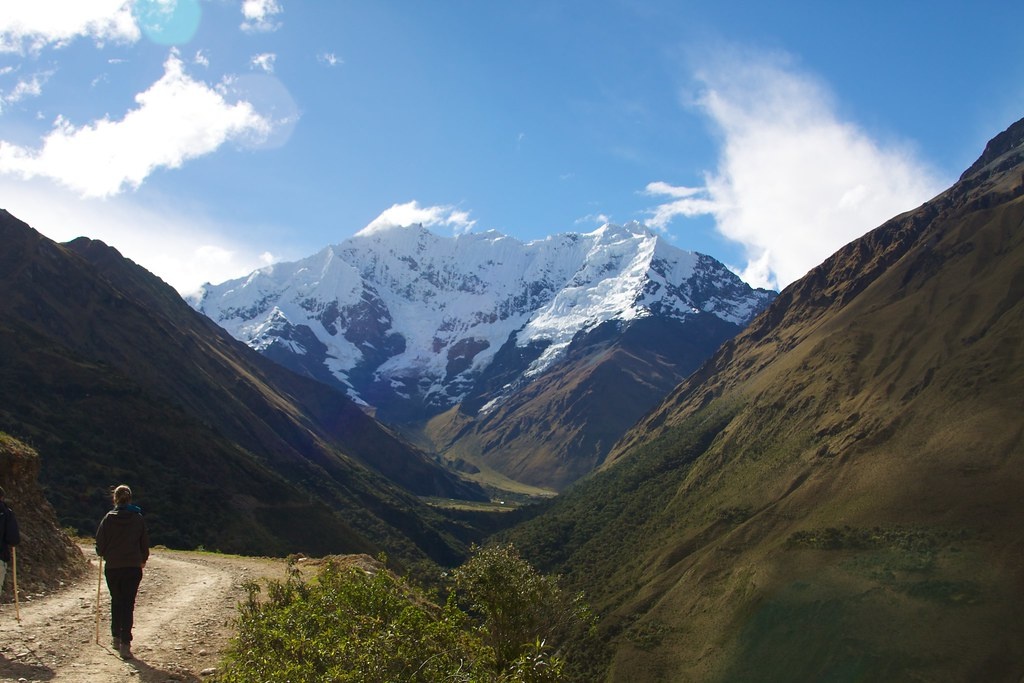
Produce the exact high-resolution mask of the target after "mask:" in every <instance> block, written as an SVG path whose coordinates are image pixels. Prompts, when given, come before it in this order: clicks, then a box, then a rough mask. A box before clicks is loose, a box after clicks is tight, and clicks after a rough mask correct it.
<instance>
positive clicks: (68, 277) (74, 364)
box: [0, 211, 485, 563]
mask: <svg viewBox="0 0 1024 683" xmlns="http://www.w3.org/2000/svg"><path fill="white" fill-rule="evenodd" d="M0 236H2V240H3V243H4V245H5V249H4V251H3V254H2V255H0V286H2V287H3V291H4V293H5V296H4V298H3V300H2V301H0V346H2V347H3V348H2V353H0V387H2V395H3V396H4V400H3V403H2V404H0V429H4V430H5V431H7V432H8V433H11V434H12V435H14V436H18V437H22V438H26V439H28V440H29V441H30V443H31V444H32V445H33V446H34V447H35V448H36V449H37V451H38V452H39V453H40V456H41V462H42V474H41V479H42V481H43V484H44V486H46V487H47V489H48V490H49V498H50V500H51V502H52V503H53V504H54V507H55V508H56V509H57V511H58V513H59V514H60V516H61V519H62V521H63V523H64V524H66V525H68V526H73V527H75V528H78V529H79V530H80V531H82V532H83V533H90V532H91V531H92V530H93V528H94V525H95V519H94V517H95V514H94V513H97V512H100V511H102V509H104V508H105V506H106V504H107V502H108V501H109V491H107V490H105V486H107V485H109V484H111V483H112V482H110V481H109V479H111V478H116V479H125V480H131V481H132V483H133V487H134V488H137V489H138V490H139V491H140V493H141V494H142V495H143V496H145V495H146V494H148V496H149V497H148V500H149V501H151V502H150V503H148V504H147V507H148V509H149V511H150V518H151V520H152V524H153V531H154V538H155V539H158V540H157V541H156V542H163V543H165V544H166V545H169V546H172V547H195V546H196V545H206V546H208V547H218V548H221V549H224V550H235V551H243V550H245V551H248V552H256V553H263V554H280V553H284V552H296V551H303V552H318V553H324V552H339V551H347V550H358V551H360V552H378V551H379V550H380V549H381V548H387V549H388V550H389V552H391V553H392V554H393V555H394V556H395V557H396V559H401V560H402V561H407V562H413V561H422V560H423V559H424V558H426V557H432V558H433V559H434V560H436V561H440V562H442V563H444V562H456V561H458V559H459V558H460V557H461V554H462V553H463V552H464V543H465V542H467V541H468V540H470V539H471V538H474V537H475V533H476V532H474V531H472V530H471V529H470V528H469V527H468V526H467V525H465V524H462V523H453V522H451V521H449V520H446V519H444V518H443V516H441V515H440V514H439V513H438V512H436V511H434V510H432V509H430V508H428V507H427V506H426V505H424V504H423V503H421V502H420V501H419V500H418V499H417V498H416V497H415V496H413V495H412V494H411V493H410V492H409V491H410V490H412V491H416V492H417V493H418V494H420V495H441V496H453V497H468V498H474V497H475V498H478V499H480V498H484V497H485V496H484V494H483V493H482V491H480V489H479V488H478V487H476V486H475V485H473V484H469V483H466V482H464V481H462V480H460V479H458V478H457V477H455V476H454V475H452V474H451V473H450V472H448V471H446V470H445V469H444V468H443V467H441V466H439V465H438V464H437V463H436V462H435V461H434V460H433V459H432V458H431V457H429V456H427V455H426V454H425V453H423V452H422V451H419V450H418V449H416V448H414V447H412V446H411V445H410V444H408V443H407V442H406V441H404V440H403V439H401V438H400V437H398V436H397V435H395V434H394V433H393V432H391V431H390V430H388V429H386V428H384V427H382V426H381V425H379V424H377V423H375V422H374V421H373V420H372V419H371V418H369V417H368V416H367V415H366V414H365V413H364V412H363V411H362V410H360V409H359V408H358V407H357V406H355V405H354V404H353V403H352V402H351V401H350V400H349V399H348V398H347V397H345V396H344V395H343V394H341V393H340V392H337V391H336V390H333V389H331V388H329V387H326V386H324V385H322V384H321V383H318V382H315V381H312V380H309V379H307V378H302V377H299V376H297V375H295V374H294V373H291V372H289V371H288V370H286V369H284V368H281V367H280V366H278V365H277V364H274V363H272V362H270V361H268V360H267V359H265V358H263V357H261V356H260V355H259V354H257V353H255V352H253V351H252V350H251V349H249V348H248V347H246V346H245V345H243V344H241V343H240V342H238V341H236V340H235V339H233V338H232V337H230V335H228V334H227V333H226V332H225V331H224V330H222V329H221V328H220V327H218V326H217V325H215V324H214V323H213V322H212V321H210V320H209V319H207V318H206V317H204V316H202V315H199V314H198V313H196V312H195V311H193V310H192V309H191V308H190V307H189V306H188V305H187V304H186V303H185V302H184V301H182V300H181V298H180V296H178V295H177V293H176V292H175V291H174V290H173V289H172V288H171V287H169V286H168V285H166V284H165V283H163V282H162V281H160V280H159V278H156V277H155V276H153V275H151V274H149V273H148V272H146V271H145V270H144V269H142V268H140V267H139V266H137V265H136V264H134V263H131V262H130V261H128V260H126V259H123V258H122V257H121V256H120V254H118V253H117V251H116V250H115V249H113V248H111V247H108V246H106V245H104V244H102V243H99V242H95V241H92V240H87V239H78V240H74V241H73V242H71V243H69V244H68V245H59V244H56V243H54V242H52V241H50V240H48V239H46V238H45V237H43V236H42V235H40V234H39V233H37V232H36V231H34V230H32V229H31V228H30V227H29V226H28V225H27V224H25V223H24V222H22V221H20V220H19V219H17V218H15V217H13V216H11V215H10V214H9V213H7V212H6V211H5V212H2V213H0ZM388 477H393V478H394V479H396V480H397V481H399V482H403V483H404V485H405V486H406V487H407V488H402V486H401V485H399V484H396V483H394V481H392V480H390V479H388ZM113 483H118V482H116V481H115V482H113ZM183 496H184V497H185V498H184V499H183ZM182 503H187V504H191V503H196V505H195V507H193V508H191V509H190V512H189V514H188V515H186V516H184V517H182V516H180V515H179V514H176V513H177V511H176V510H175V507H176V505H180V504H182ZM89 510H94V512H89ZM332 549H333V550H332Z"/></svg>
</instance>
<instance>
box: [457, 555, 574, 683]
mask: <svg viewBox="0 0 1024 683" xmlns="http://www.w3.org/2000/svg"><path fill="white" fill-rule="evenodd" d="M454 580H455V589H456V594H457V596H458V599H459V601H460V602H461V603H462V604H464V605H465V606H466V607H467V609H468V610H469V611H470V612H471V613H472V614H475V615H477V616H478V617H479V619H480V622H481V627H482V632H483V639H484V642H485V643H486V644H487V645H489V646H490V647H491V648H492V649H493V650H494V653H495V658H496V660H497V662H496V663H497V668H498V670H500V671H510V672H514V673H513V675H514V676H517V678H516V680H524V681H546V680H560V679H561V667H562V663H563V658H562V656H561V655H562V653H561V651H560V648H563V647H564V646H566V645H567V644H568V643H570V642H571V641H572V640H573V639H574V637H577V636H579V635H580V634H581V633H582V632H584V631H585V630H587V629H589V628H590V627H592V625H593V618H592V616H591V614H590V610H589V608H588V607H587V605H586V604H585V603H584V602H583V596H582V594H577V595H567V594H565V593H564V592H563V591H562V589H561V588H560V587H559V585H558V581H557V580H556V579H555V578H554V577H550V576H544V575H542V574H540V573H539V572H537V570H536V569H534V568H533V566H532V565H530V563H529V562H527V561H526V560H524V559H523V558H522V557H520V555H519V553H518V551H517V550H516V549H515V548H514V547H513V546H512V545H511V544H502V545H493V546H488V547H486V548H475V549H474V554H473V557H472V558H470V560H469V561H468V562H466V564H464V565H462V566H461V567H459V568H458V569H456V570H455V572H454Z"/></svg>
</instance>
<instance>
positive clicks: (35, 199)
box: [0, 179, 298, 296]
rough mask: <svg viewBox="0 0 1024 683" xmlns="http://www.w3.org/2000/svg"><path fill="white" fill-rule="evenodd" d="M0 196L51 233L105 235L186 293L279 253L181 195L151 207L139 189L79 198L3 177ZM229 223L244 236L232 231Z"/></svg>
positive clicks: (59, 236) (61, 238) (58, 236)
mask: <svg viewBox="0 0 1024 683" xmlns="http://www.w3.org/2000/svg"><path fill="white" fill-rule="evenodd" d="M0 197H2V198H3V200H2V201H3V208H5V209H7V210H8V211H10V212H11V213H12V214H13V215H14V216H16V217H17V218H20V219H21V220H23V221H25V222H26V223H28V224H29V225H31V226H32V227H33V228H35V229H36V230H38V231H39V232H41V233H42V234H44V235H46V236H47V237H49V238H50V239H52V240H56V241H58V242H67V241H69V240H73V239H75V238H76V237H80V236H85V237H89V238H91V239H97V240H102V241H103V242H105V243H106V244H108V245H110V246H112V247H114V248H115V249H117V250H118V251H120V252H121V254H122V255H123V256H125V257H126V258H130V259H131V260H132V261H135V262H136V263H137V264H139V265H140V266H142V267H143V268H145V269H147V270H149V271H150V272H151V273H155V274H157V275H159V277H161V278H162V279H163V280H164V281H165V282H166V283H167V284H169V285H171V286H172V287H174V288H175V289H177V290H178V292H179V293H180V294H182V295H183V296H185V295H188V294H191V293H194V292H195V291H197V290H198V289H199V287H200V286H202V285H203V284H204V283H206V282H213V283H219V282H224V281H225V280H230V279H232V278H236V277H242V276H243V275H246V274H248V273H251V272H252V271H254V270H256V269H258V268H262V267H263V266H265V265H268V264H270V263H273V262H274V261H276V260H278V259H277V258H276V257H275V256H273V255H271V254H270V253H269V252H268V251H267V249H266V245H263V246H262V247H260V246H258V245H256V244H253V241H252V239H251V235H252V229H251V226H247V227H246V229H241V228H239V227H238V226H224V225H220V224H217V223H215V222H214V221H212V220H210V219H209V218H207V217H206V216H205V215H204V213H203V211H202V210H201V209H198V208H196V207H191V206H188V205H187V204H185V205H183V204H182V203H181V202H177V203H175V205H174V206H173V207H170V206H165V207H146V206H141V205H140V204H139V203H138V202H137V201H136V200H135V199H134V195H125V196H121V197H116V198H112V199H105V200H100V199H81V198H79V197H77V196H76V195H74V194H72V193H71V192H69V191H68V190H65V189H63V188H59V187H56V186H54V185H52V184H49V183H45V182H41V181H19V180H10V179H6V180H5V179H0ZM229 229H230V230H231V231H232V232H233V233H234V234H237V235H242V236H243V237H238V238H233V237H230V236H228V230H229ZM283 256H286V257H289V258H294V257H297V256H298V254H284V255H283Z"/></svg>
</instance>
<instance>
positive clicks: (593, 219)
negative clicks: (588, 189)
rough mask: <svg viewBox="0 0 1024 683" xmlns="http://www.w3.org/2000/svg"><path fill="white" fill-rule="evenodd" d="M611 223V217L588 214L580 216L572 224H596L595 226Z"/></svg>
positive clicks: (602, 214) (604, 214) (603, 214)
mask: <svg viewBox="0 0 1024 683" xmlns="http://www.w3.org/2000/svg"><path fill="white" fill-rule="evenodd" d="M611 222H612V218H611V216H609V215H608V214H606V213H588V214H587V215H586V216H580V217H579V218H577V219H576V220H575V221H573V223H574V224H575V225H582V224H587V223H596V224H597V225H607V224H608V223H611Z"/></svg>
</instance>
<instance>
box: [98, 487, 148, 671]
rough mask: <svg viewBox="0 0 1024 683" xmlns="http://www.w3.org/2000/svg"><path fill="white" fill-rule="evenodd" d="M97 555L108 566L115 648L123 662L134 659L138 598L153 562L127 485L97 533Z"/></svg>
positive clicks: (118, 490)
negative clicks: (145, 569)
mask: <svg viewBox="0 0 1024 683" xmlns="http://www.w3.org/2000/svg"><path fill="white" fill-rule="evenodd" d="M96 554H97V555H99V556H100V557H101V558H103V560H104V561H105V562H106V563H107V565H106V569H105V570H104V572H103V574H104V576H106V579H107V589H108V590H109V591H110V634H111V636H112V640H111V645H113V646H114V648H115V649H116V650H117V652H118V654H120V655H121V658H122V659H131V658H132V649H131V644H132V624H133V623H134V620H135V596H136V595H138V592H139V583H141V582H142V568H143V567H145V566H146V560H148V559H149V534H148V533H147V531H146V520H144V519H143V518H142V509H141V508H139V507H138V506H137V505H132V490H131V489H130V488H128V487H127V486H125V485H124V484H121V485H120V486H118V487H117V488H115V489H114V509H113V510H111V511H110V512H108V513H107V514H106V515H104V517H103V519H102V520H100V526H99V528H98V529H96Z"/></svg>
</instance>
